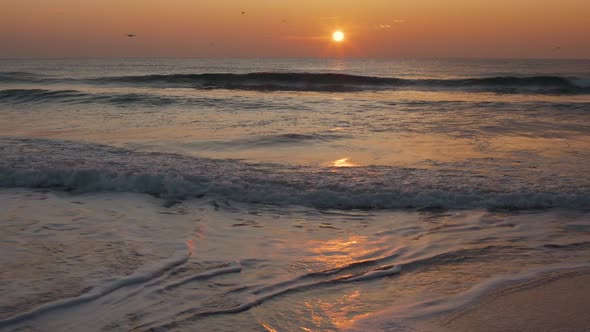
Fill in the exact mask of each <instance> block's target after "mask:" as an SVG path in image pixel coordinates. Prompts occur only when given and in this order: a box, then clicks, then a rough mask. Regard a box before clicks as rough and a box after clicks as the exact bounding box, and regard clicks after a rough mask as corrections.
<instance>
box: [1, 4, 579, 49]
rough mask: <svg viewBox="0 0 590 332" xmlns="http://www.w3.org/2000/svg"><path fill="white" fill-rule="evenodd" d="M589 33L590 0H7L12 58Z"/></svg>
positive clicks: (430, 45) (549, 42)
mask: <svg viewBox="0 0 590 332" xmlns="http://www.w3.org/2000/svg"><path fill="white" fill-rule="evenodd" d="M242 11H245V12H246V14H245V15H242ZM283 20H285V22H283ZM337 28H340V29H342V30H343V31H344V32H345V33H346V35H347V40H346V42H344V43H343V44H341V45H335V44H334V43H333V42H331V41H330V39H329V37H330V35H331V33H332V31H333V30H335V29H337ZM127 33H135V34H137V37H136V38H128V37H126V34H127ZM589 35H590V0H544V1H539V0H534V1H533V0H512V1H511V0H496V1H490V0H364V1H363V0H358V1H352V0H241V1H238V0H207V1H206V0H84V1H82V0H0V57H4V58H6V57H160V56H166V57H333V56H347V57H511V58H512V57H516V58H520V57H524V58H590V38H589V37H588V36H589Z"/></svg>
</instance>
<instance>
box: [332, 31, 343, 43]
mask: <svg viewBox="0 0 590 332" xmlns="http://www.w3.org/2000/svg"><path fill="white" fill-rule="evenodd" d="M332 40H333V41H335V42H337V43H340V42H342V41H343V40H344V32H342V31H340V30H337V31H334V33H333V34H332Z"/></svg>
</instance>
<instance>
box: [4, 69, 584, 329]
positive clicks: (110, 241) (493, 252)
mask: <svg viewBox="0 0 590 332" xmlns="http://www.w3.org/2000/svg"><path fill="white" fill-rule="evenodd" d="M589 64H590V63H589V62H588V61H581V60H580V61H540V60H539V61H532V60H531V61H509V60H469V61H458V60H437V61H434V60H432V61H426V60H421V61H418V60H412V61H410V60H404V61H402V60H396V61H394V60H374V61H366V60H309V59H298V60H273V59H264V60H259V59H258V60H257V59H250V60H171V59H168V60H88V61H78V60H46V61H41V60H39V61H16V60H2V61H0V136H1V137H0V155H1V156H2V158H0V187H2V188H1V189H0V222H1V223H0V227H1V229H2V232H0V234H1V235H0V236H1V239H0V240H1V241H0V242H1V243H3V244H6V245H3V246H2V248H1V250H2V251H1V252H2V255H0V257H1V258H0V263H1V264H2V266H3V269H2V272H1V275H0V280H1V282H0V287H1V290H0V291H1V292H2V294H3V295H4V296H3V298H2V300H1V302H0V329H3V330H8V331H11V330H19V329H20V328H26V327H29V328H30V329H32V330H66V329H74V330H79V329H83V330H96V331H98V330H102V331H105V330H106V331H127V330H137V331H143V330H175V331H176V330H186V331H193V330H207V331H228V330H235V329H239V330H243V331H250V330H251V331H261V330H267V331H274V330H276V331H285V330H286V331H295V330H297V331H299V330H308V331H317V330H348V329H352V330H358V329H359V326H360V330H363V329H364V328H366V326H367V325H366V324H367V320H368V321H369V322H370V320H371V317H375V316H374V315H376V314H377V313H382V314H380V315H381V316H384V317H385V318H383V317H381V318H380V319H381V320H385V321H387V324H385V325H383V326H380V327H378V328H377V329H390V330H403V329H407V330H411V329H414V328H415V327H412V326H413V325H412V324H410V323H409V321H410V320H411V319H415V318H416V317H420V316H421V315H424V314H425V313H426V312H428V313H431V312H433V311H434V312H435V313H436V312H445V311H448V310H454V309H453V308H456V307H457V306H458V303H459V304H460V303H469V300H470V299H475V298H476V297H477V294H479V293H481V292H484V291H486V290H488V289H490V288H493V287H494V285H497V284H498V283H500V281H501V280H516V279H518V278H522V276H529V275H532V274H535V273H541V272H543V271H552V270H556V269H566V268H579V267H582V266H585V265H586V264H588V259H587V258H588V257H589V256H588V254H589V253H588V250H590V244H589V243H590V237H589V235H590V233H589V232H590V218H589V215H588V206H590V204H589V203H590V195H589V191H590V177H589V174H590V168H589V166H588V165H590V163H589V162H588V161H589V157H590V135H589V134H590V127H589V125H588V123H590V121H589V120H590V113H589V111H590V92H589V91H588V85H587V82H588V78H589V77H590V73H589V72H588V68H590V67H589ZM250 73H255V74H252V75H249V74H250ZM261 73H264V74H261ZM229 74H231V75H229ZM333 74H336V75H333ZM433 308H434V309H433Z"/></svg>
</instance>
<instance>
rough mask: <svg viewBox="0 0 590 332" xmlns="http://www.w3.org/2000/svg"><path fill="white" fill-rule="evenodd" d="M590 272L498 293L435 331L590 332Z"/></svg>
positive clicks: (448, 318)
mask: <svg viewBox="0 0 590 332" xmlns="http://www.w3.org/2000/svg"><path fill="white" fill-rule="evenodd" d="M589 308H590V271H589V270H584V271H575V272H569V273H561V274H558V275H551V276H546V277H543V278H539V279H534V280H530V281H528V282H524V283H518V284H515V285H512V286H509V287H507V288H503V289H501V290H498V291H496V292H494V293H492V294H490V295H488V296H487V297H485V298H484V300H483V301H481V302H480V303H478V304H476V305H475V306H471V307H470V308H468V309H465V310H462V311H461V312H458V313H454V314H451V315H448V316H445V317H442V318H437V319H435V320H434V321H433V322H432V323H434V325H436V326H438V327H442V329H440V328H432V331H439V330H443V329H444V330H448V331H590V310H589Z"/></svg>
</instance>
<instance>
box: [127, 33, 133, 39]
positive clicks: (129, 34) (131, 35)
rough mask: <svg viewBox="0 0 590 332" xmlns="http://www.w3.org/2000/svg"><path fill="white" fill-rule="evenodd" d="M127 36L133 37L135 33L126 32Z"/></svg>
mask: <svg viewBox="0 0 590 332" xmlns="http://www.w3.org/2000/svg"><path fill="white" fill-rule="evenodd" d="M127 37H129V38H133V37H135V35H134V34H131V33H128V34H127Z"/></svg>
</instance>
